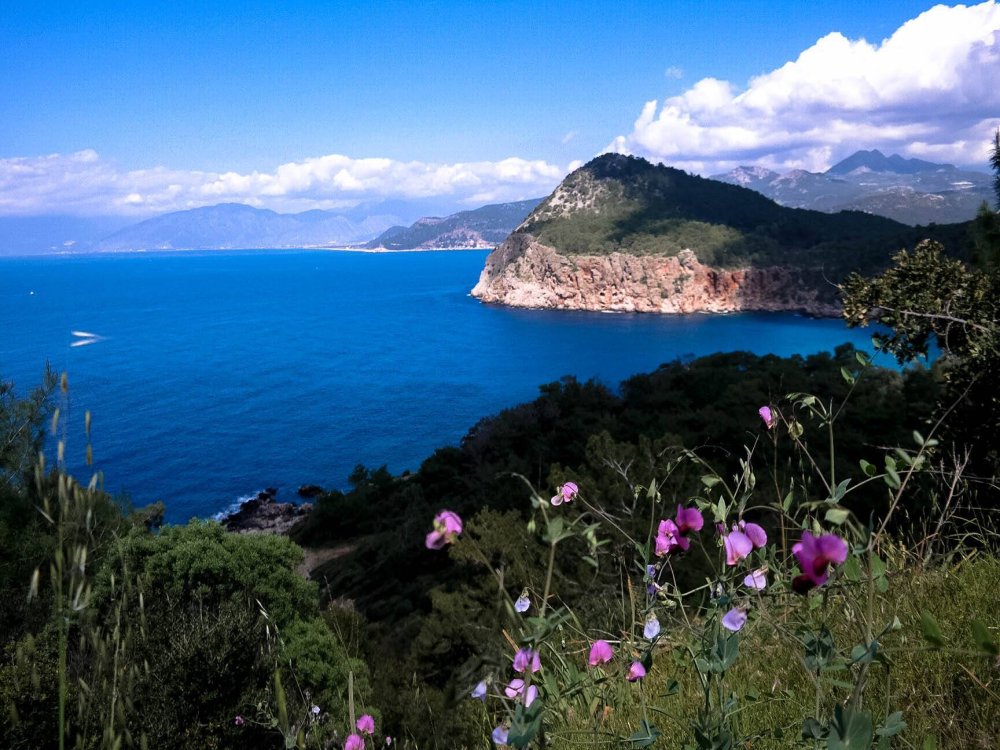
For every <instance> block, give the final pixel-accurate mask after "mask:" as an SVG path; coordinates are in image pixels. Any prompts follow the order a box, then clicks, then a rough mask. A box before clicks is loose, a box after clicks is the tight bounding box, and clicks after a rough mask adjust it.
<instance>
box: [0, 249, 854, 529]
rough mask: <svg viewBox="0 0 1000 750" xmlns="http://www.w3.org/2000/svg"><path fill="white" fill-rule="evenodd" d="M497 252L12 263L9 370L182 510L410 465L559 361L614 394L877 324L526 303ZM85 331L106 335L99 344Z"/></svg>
mask: <svg viewBox="0 0 1000 750" xmlns="http://www.w3.org/2000/svg"><path fill="white" fill-rule="evenodd" d="M485 257H486V251H443V252H423V253H383V254H369V253H353V252H331V251H287V250H284V251H247V252H199V253H157V254H152V253H150V254H127V255H103V256H54V257H42V258H0V379H3V380H13V381H15V383H16V386H17V390H18V391H19V392H20V393H22V394H23V393H25V392H26V391H27V390H28V388H29V387H31V386H33V385H35V384H37V383H38V382H39V381H40V378H41V374H42V371H43V368H44V365H45V363H46V362H49V363H51V365H52V367H53V368H55V369H56V370H58V371H66V372H68V375H69V384H70V403H69V419H70V425H71V428H70V434H69V444H68V446H67V458H68V461H69V464H70V468H71V470H74V472H75V473H76V474H77V475H78V477H79V478H82V479H83V480H84V481H85V480H86V479H87V478H88V477H89V472H88V470H86V469H85V468H84V466H83V461H82V459H83V456H84V451H85V443H84V439H83V433H82V424H83V419H84V412H85V410H88V409H89V410H90V411H91V412H92V414H93V430H92V442H93V450H94V459H95V467H96V468H97V469H99V470H100V471H102V472H103V473H104V481H105V487H106V488H107V489H109V490H111V491H112V492H116V493H117V492H122V491H125V492H127V493H128V494H129V495H130V497H131V500H132V502H133V504H134V505H136V506H139V505H143V504H146V503H148V502H152V501H154V500H163V501H164V502H165V503H166V505H167V520H168V521H173V522H179V521H185V520H187V519H188V518H189V517H192V516H211V515H214V514H216V513H219V512H221V511H224V510H227V509H229V508H231V507H232V506H233V505H234V503H236V502H237V501H238V500H239V499H240V498H241V497H246V496H247V495H250V494H253V493H254V492H256V491H257V490H259V489H261V488H263V487H265V486H274V487H277V488H278V489H279V495H278V498H279V499H281V500H294V499H295V492H296V490H297V489H298V487H299V486H300V485H302V484H307V483H315V484H320V485H322V486H324V487H327V488H333V487H338V488H343V487H345V486H346V485H347V481H346V479H347V476H348V474H350V472H351V470H352V469H353V467H354V466H355V465H357V464H358V463H363V464H365V465H367V466H370V467H377V466H380V465H382V464H386V465H387V466H388V468H389V469H390V470H391V471H393V472H400V471H403V470H404V469H417V468H418V467H419V465H420V463H421V461H422V460H423V459H424V458H425V457H427V456H428V455H430V453H431V452H432V451H433V449H434V448H436V447H438V446H441V445H448V444H457V443H458V441H459V440H460V439H461V437H462V436H463V435H464V434H465V432H466V431H467V430H468V429H469V428H470V427H471V426H472V425H473V424H475V423H476V421H478V420H479V419H480V418H482V417H484V416H488V415H490V414H494V413H496V412H498V411H500V410H501V409H503V408H505V407H508V406H512V405H514V404H517V403H519V402H522V401H526V400H530V399H532V398H534V397H535V395H537V392H538V386H539V385H540V384H543V383H548V382H551V381H553V380H557V379H558V378H560V377H561V376H563V375H568V374H572V375H576V376H577V377H579V378H580V379H587V378H596V379H598V380H601V381H603V382H605V383H607V384H608V385H611V386H616V385H617V384H618V383H619V382H620V381H621V380H622V379H624V378H626V377H628V376H629V375H631V374H633V373H637V372H645V371H649V370H652V369H654V368H655V367H656V366H657V365H659V364H660V363H663V362H668V361H671V360H674V359H676V358H678V357H681V358H688V357H691V356H699V355H704V354H710V353H713V352H718V351H730V350H738V349H743V350H749V351H753V352H757V353H775V354H780V355H788V354H793V353H801V354H807V353H812V352H816V351H821V350H832V349H833V348H834V347H835V346H836V345H837V344H840V343H843V342H844V341H852V342H853V343H854V344H855V345H856V346H858V347H859V348H864V349H868V350H870V349H871V345H870V332H869V331H863V330H848V329H847V328H846V327H845V326H844V325H843V323H841V322H840V321H838V320H815V319H811V318H806V317H800V316H798V315H792V314H774V313H766V314H757V313H745V314H739V315H725V316H723V315H685V316H655V315H633V314H602V313H580V312H560V311H545V310H517V309H507V308H503V307H494V306H487V305H483V304H480V303H479V302H478V301H476V300H474V299H473V298H471V297H470V296H469V294H468V292H469V290H470V289H471V288H472V286H473V285H474V284H475V283H476V280H477V279H478V276H479V271H480V270H481V268H482V266H483V262H484V260H485ZM73 331H77V332H87V333H93V334H97V335H98V336H100V337H101V338H100V339H99V340H96V341H94V343H90V344H87V345H83V346H75V347H74V346H71V345H72V344H73V343H75V342H79V341H81V340H86V338H85V337H79V336H74V335H73V333H72V332H73Z"/></svg>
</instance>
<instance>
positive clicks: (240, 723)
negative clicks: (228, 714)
mask: <svg viewBox="0 0 1000 750" xmlns="http://www.w3.org/2000/svg"><path fill="white" fill-rule="evenodd" d="M245 723H246V722H245V721H244V720H243V717H242V716H240V715H238V714H237V716H236V718H235V719H233V724H235V725H236V726H238V727H241V726H243V725H244V724H245Z"/></svg>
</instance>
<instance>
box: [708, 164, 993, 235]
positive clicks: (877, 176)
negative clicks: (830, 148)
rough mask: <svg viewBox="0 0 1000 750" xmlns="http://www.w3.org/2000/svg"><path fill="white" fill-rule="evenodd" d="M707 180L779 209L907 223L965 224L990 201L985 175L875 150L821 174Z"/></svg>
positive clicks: (761, 172)
mask: <svg viewBox="0 0 1000 750" xmlns="http://www.w3.org/2000/svg"><path fill="white" fill-rule="evenodd" d="M713 179H715V180H719V181H721V182H728V183H730V184H733V185H740V186H741V187H746V188H750V189H751V190H756V191H757V192H759V193H761V194H763V195H766V196H767V197H768V198H771V199H773V200H775V201H777V202H778V203H780V204H782V205H783V206H790V207H794V208H811V209H815V210H817V211H828V212H836V211H845V210H848V211H864V212H866V213H872V214H878V215H880V216H886V217H888V218H890V219H895V220H896V221H900V222H902V223H904V224H910V225H927V224H931V223H937V224H948V223H953V222H960V221H968V220H969V219H971V218H973V217H974V216H975V215H976V211H977V210H978V209H979V206H980V204H981V203H982V202H983V201H984V200H985V201H987V202H989V201H991V200H992V197H993V193H992V190H991V187H990V176H989V175H988V174H987V173H985V172H975V171H971V170H962V169H959V168H958V167H956V166H954V165H953V164H935V163H933V162H929V161H924V160H922V159H904V158H903V157H901V156H899V155H898V154H893V155H892V156H885V155H884V154H883V153H882V152H881V151H877V150H873V151H858V152H856V153H854V154H852V155H851V156H849V157H847V158H846V159H844V160H843V161H840V162H838V163H837V164H834V165H833V166H832V167H830V169H828V170H827V171H826V172H822V173H817V172H806V171H803V170H795V171H792V172H788V173H786V174H778V173H777V172H773V171H770V170H767V169H763V168H761V167H737V168H736V169H734V170H732V171H730V172H727V173H726V174H721V175H715V176H714V177H713Z"/></svg>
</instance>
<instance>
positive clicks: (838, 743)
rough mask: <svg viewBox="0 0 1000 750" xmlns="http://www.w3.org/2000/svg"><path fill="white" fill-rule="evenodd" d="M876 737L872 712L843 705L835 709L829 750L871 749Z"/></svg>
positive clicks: (828, 744) (828, 741)
mask: <svg viewBox="0 0 1000 750" xmlns="http://www.w3.org/2000/svg"><path fill="white" fill-rule="evenodd" d="M874 738H875V735H874V732H873V731H872V717H871V714H869V713H866V712H864V711H854V710H852V709H850V708H844V707H843V706H837V707H836V708H835V709H834V710H833V725H832V726H831V727H830V737H829V738H828V739H827V748H828V750H870V748H871V745H872V740H873V739H874Z"/></svg>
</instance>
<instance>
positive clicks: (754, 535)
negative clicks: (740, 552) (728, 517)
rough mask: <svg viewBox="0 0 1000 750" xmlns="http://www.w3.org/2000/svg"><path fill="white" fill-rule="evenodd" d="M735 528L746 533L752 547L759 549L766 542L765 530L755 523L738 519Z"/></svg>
mask: <svg viewBox="0 0 1000 750" xmlns="http://www.w3.org/2000/svg"><path fill="white" fill-rule="evenodd" d="M736 529H737V530H738V531H742V532H743V533H744V534H746V535H747V538H748V539H749V540H750V541H751V542H752V543H753V548H754V549H760V548H761V547H763V546H764V545H766V544H767V532H766V531H764V529H762V528H761V527H760V526H758V525H757V524H755V523H747V522H746V521H740V522H739V523H738V524H736Z"/></svg>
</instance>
